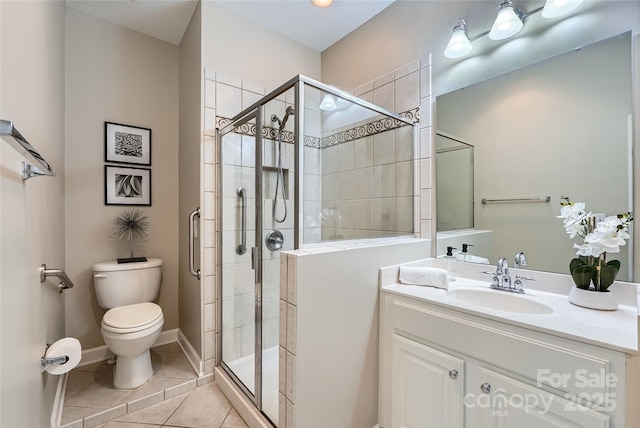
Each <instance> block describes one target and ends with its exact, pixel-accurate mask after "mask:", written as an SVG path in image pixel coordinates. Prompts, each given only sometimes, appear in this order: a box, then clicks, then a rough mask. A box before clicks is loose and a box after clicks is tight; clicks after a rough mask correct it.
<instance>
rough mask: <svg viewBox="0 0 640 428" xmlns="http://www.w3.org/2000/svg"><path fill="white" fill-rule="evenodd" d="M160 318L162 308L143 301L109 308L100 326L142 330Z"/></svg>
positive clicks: (114, 329) (114, 328)
mask: <svg viewBox="0 0 640 428" xmlns="http://www.w3.org/2000/svg"><path fill="white" fill-rule="evenodd" d="M159 318H162V308H160V306H158V305H156V304H155V303H151V302H145V303H136V304H135V305H127V306H118V307H116V308H113V309H109V310H108V311H107V313H106V314H104V317H103V318H102V326H103V327H104V328H106V329H113V331H116V329H117V330H122V329H126V330H131V329H136V330H142V329H144V328H146V327H148V326H150V325H151V324H154V323H155V322H156V321H157V320H158V319H159Z"/></svg>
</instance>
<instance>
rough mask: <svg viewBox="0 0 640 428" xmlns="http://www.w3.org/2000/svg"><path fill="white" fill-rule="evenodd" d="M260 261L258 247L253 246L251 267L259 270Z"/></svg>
mask: <svg viewBox="0 0 640 428" xmlns="http://www.w3.org/2000/svg"><path fill="white" fill-rule="evenodd" d="M259 263H260V261H259V254H258V247H251V269H253V270H257V269H258V265H259Z"/></svg>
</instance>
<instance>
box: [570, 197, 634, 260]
mask: <svg viewBox="0 0 640 428" xmlns="http://www.w3.org/2000/svg"><path fill="white" fill-rule="evenodd" d="M561 199H562V202H561V205H562V208H560V215H559V216H558V218H561V219H563V222H564V228H565V230H566V231H567V233H568V234H569V237H570V238H575V237H576V236H580V237H581V238H584V244H574V246H573V247H574V248H576V249H577V250H578V251H577V252H576V254H577V255H578V256H587V257H589V256H591V257H599V256H601V255H602V254H605V253H619V252H620V247H621V246H623V245H625V244H626V240H627V239H629V238H630V235H629V223H630V222H631V221H632V220H633V216H632V214H631V213H624V214H618V215H616V216H609V217H607V218H605V219H604V220H602V221H600V222H598V223H597V224H596V223H595V218H594V217H593V214H592V213H591V212H589V213H587V212H585V204H584V202H571V201H570V200H569V198H567V197H565V196H563V197H562V198H561Z"/></svg>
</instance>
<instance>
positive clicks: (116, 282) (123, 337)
mask: <svg viewBox="0 0 640 428" xmlns="http://www.w3.org/2000/svg"><path fill="white" fill-rule="evenodd" d="M161 266H162V260H161V259H157V258H150V259H148V260H147V261H146V262H135V263H118V262H117V261H115V260H114V261H108V262H101V263H96V264H95V265H93V280H94V286H95V291H96V297H97V298H98V304H99V305H100V307H102V308H104V309H108V311H107V312H106V313H105V314H104V316H103V317H102V327H101V329H100V331H101V333H102V337H103V338H104V342H105V344H106V345H107V348H109V350H110V351H111V352H113V353H114V354H115V355H116V366H115V369H114V375H113V385H114V386H115V387H116V388H118V389H134V388H137V387H139V386H141V385H143V384H144V383H145V382H147V381H148V380H149V379H151V376H152V375H153V368H152V367H151V354H150V353H149V349H151V347H152V346H153V344H154V343H155V342H156V340H157V339H158V337H159V336H160V332H161V331H162V324H163V323H164V317H163V315H162V308H160V306H158V305H157V304H155V303H153V300H155V299H156V298H157V297H158V294H159V292H160V282H161V279H162V273H161Z"/></svg>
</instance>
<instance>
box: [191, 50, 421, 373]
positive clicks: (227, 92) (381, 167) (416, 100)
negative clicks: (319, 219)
mask: <svg viewBox="0 0 640 428" xmlns="http://www.w3.org/2000/svg"><path fill="white" fill-rule="evenodd" d="M204 87H205V90H204V93H205V103H204V104H205V112H204V117H205V120H204V123H205V125H204V128H205V129H204V151H203V157H202V158H203V170H204V208H203V214H202V215H203V227H204V230H203V236H204V237H205V242H204V247H205V249H204V251H205V256H204V258H203V259H204V264H205V265H204V266H203V268H202V270H203V272H205V276H204V285H205V292H204V301H203V302H204V311H203V313H204V320H203V322H204V340H205V346H204V356H203V357H204V360H205V372H206V373H212V372H213V368H214V367H215V365H216V364H217V363H218V361H219V356H216V355H215V351H216V349H217V347H216V343H218V341H219V340H221V331H220V326H218V325H216V324H217V316H216V305H217V303H218V302H217V299H218V298H219V297H220V296H218V295H217V287H216V285H215V284H216V278H217V275H224V272H223V271H222V269H221V268H220V267H216V266H215V265H216V263H217V260H218V255H219V254H218V252H219V251H224V249H219V248H216V245H217V242H218V234H220V233H224V226H223V225H222V224H220V219H217V218H216V216H217V214H216V204H217V203H219V202H217V198H218V197H223V196H224V195H217V193H216V188H217V168H221V165H220V164H219V161H220V160H219V159H218V158H217V155H216V154H217V153H218V148H217V147H216V140H215V135H216V134H215V132H216V125H217V124H218V123H219V121H220V118H231V117H233V116H235V115H236V114H237V113H239V112H240V111H242V110H243V109H244V108H246V107H248V106H250V105H251V104H253V103H254V102H256V101H258V100H259V99H260V98H262V97H263V96H264V95H265V94H266V93H268V91H267V89H265V88H263V87H261V86H258V85H255V84H252V83H251V82H246V81H243V80H240V79H235V78H233V77H229V76H225V75H223V74H221V73H215V72H213V71H211V70H205V81H204ZM353 94H354V95H356V96H358V97H360V98H363V99H364V100H366V101H369V102H372V103H373V104H377V105H379V106H381V107H383V108H386V109H387V110H390V111H394V112H400V113H404V112H410V111H414V113H412V114H414V115H415V117H416V118H418V117H419V118H420V122H419V130H418V133H419V135H418V138H417V140H418V141H417V142H416V144H414V148H415V153H414V154H413V156H415V157H416V158H417V160H418V161H417V162H416V171H415V172H414V174H413V184H414V186H415V187H414V192H415V193H413V194H414V195H415V196H413V197H412V199H413V200H412V205H413V212H414V225H413V230H415V231H416V234H417V235H419V236H420V237H423V238H430V237H431V236H432V226H431V206H432V192H431V183H432V179H431V170H432V168H431V165H432V158H431V153H432V151H431V150H432V149H431V67H430V58H424V59H422V60H417V61H414V62H412V63H411V64H408V65H406V66H404V67H401V68H399V69H397V70H395V71H393V72H391V73H388V74H387V75H385V76H382V77H380V78H379V79H376V80H374V81H371V82H369V83H367V84H365V85H362V86H360V87H359V88H356V89H355V90H354V91H353ZM285 98H286V97H285ZM280 101H282V106H281V108H280V106H278V108H275V110H274V113H276V114H277V115H278V116H279V117H280V118H282V115H283V113H284V109H285V106H286V105H289V104H292V103H293V99H283V100H280ZM417 107H419V114H418V113H416V112H415V109H416V108H417ZM270 114H271V112H269V115H270ZM319 115H320V112H319V111H317V110H315V111H314V110H311V109H307V110H306V111H305V118H307V119H308V121H307V122H306V123H305V134H307V135H311V136H318V137H319V136H320V126H319V124H320V120H319ZM314 129H315V131H314ZM409 132H410V129H409V127H405V128H401V129H397V130H392V131H388V132H387V133H385V134H389V136H386V135H385V134H380V136H379V141H378V143H381V142H382V139H385V138H394V139H395V140H394V141H400V140H406V138H408V137H407V135H408V133H409ZM367 138H373V137H367ZM369 142H372V143H373V144H369V146H371V147H375V145H376V141H369ZM267 144H269V143H268V142H267ZM284 145H285V147H286V148H285V157H286V158H288V159H292V158H293V146H292V145H291V144H287V143H285V144H284ZM393 145H394V150H393V152H387V155H386V156H387V157H386V158H385V157H384V156H382V157H379V158H377V161H376V159H375V158H373V156H368V155H365V156H364V157H363V158H361V155H362V154H361V152H359V150H360V149H359V147H361V142H359V141H358V140H356V141H353V153H354V155H353V169H348V168H347V167H345V166H344V163H342V162H343V161H341V165H343V166H342V168H343V170H342V171H340V170H339V167H338V165H337V164H336V171H335V174H336V177H337V174H339V173H340V172H348V171H353V175H354V181H353V183H354V195H355V194H356V193H355V186H360V184H359V182H358V181H356V179H355V177H356V176H357V175H358V174H366V175H367V177H368V174H369V170H367V172H366V173H365V172H363V171H361V172H358V170H359V169H366V168H371V170H370V173H371V175H372V180H373V177H374V175H373V174H378V173H377V172H374V171H373V169H375V168H377V169H378V171H379V175H377V177H379V180H380V181H379V183H380V186H382V184H383V182H384V183H385V185H388V186H390V184H389V183H390V182H391V181H393V183H394V184H393V186H394V190H395V191H396V192H397V193H399V194H400V195H403V196H400V197H399V198H398V199H403V198H405V199H406V198H410V197H411V196H404V195H406V194H407V190H408V186H409V184H408V182H409V177H408V176H406V173H405V171H406V170H407V169H408V168H404V167H405V166H407V164H406V163H405V162H408V160H407V156H408V154H407V152H406V151H403V149H402V148H403V147H406V146H405V145H401V144H393ZM339 146H340V145H338V146H333V147H334V148H335V150H336V160H337V159H340V158H341V156H340V155H341V153H338V149H340V151H341V152H343V151H345V150H347V151H348V152H350V150H351V146H345V148H340V147H339ZM241 147H242V150H243V151H241V152H240V158H239V159H240V165H239V167H240V168H243V167H246V163H245V164H244V166H243V162H246V161H247V157H246V156H249V158H250V154H249V152H248V151H246V152H245V151H244V149H245V147H247V145H245V144H242V145H241ZM347 147H348V148H347ZM399 147H400V149H399ZM304 150H305V156H304V157H305V165H304V188H305V190H304V195H305V201H304V204H305V207H304V210H305V212H319V210H318V209H317V208H320V207H321V206H322V204H323V200H322V198H321V195H322V194H323V193H322V190H321V187H322V182H321V172H322V170H321V167H322V163H323V161H324V156H323V155H322V154H321V153H320V150H319V149H317V148H313V147H306V146H305V148H304ZM243 153H244V155H245V159H244V161H243ZM269 153H273V150H270V149H269V148H268V147H267V148H265V155H268V154H269ZM328 156H331V155H328ZM347 156H348V155H347ZM392 156H393V161H391V159H392V158H391V157H392ZM369 158H371V163H370V164H368V163H367V164H363V163H362V162H363V159H367V162H368V159H369ZM383 159H387V161H386V162H385V161H384V160H383ZM271 162H273V159H272V160H271ZM376 162H377V163H376ZM267 164H268V162H267ZM347 165H348V166H349V165H350V163H347ZM389 165H394V168H391V167H390V166H389ZM237 166H238V165H236V167H237ZM392 170H394V171H393V172H391V171H392ZM324 172H325V173H326V172H327V171H324ZM289 174H290V175H289V180H290V181H292V180H293V165H292V164H290V170H289ZM383 177H384V181H383ZM391 177H393V179H391ZM336 179H337V178H336ZM367 180H368V178H367ZM376 183H377V182H372V186H371V192H380V195H381V196H382V195H383V194H386V193H382V192H387V191H390V187H388V188H387V190H383V189H382V188H378V189H377V190H376V186H377V184H376ZM313 186H315V189H316V190H315V191H313V189H314V187H313ZM232 190H235V189H232ZM398 191H399V192H398ZM289 195H291V196H292V195H293V191H292V189H290V190H289ZM314 195H315V196H314ZM360 199H366V198H360ZM342 201H348V204H350V203H351V201H352V202H353V207H354V208H353V212H354V216H353V226H354V227H353V228H352V229H350V230H345V229H347V228H345V227H341V229H342V230H341V233H342V234H343V236H353V237H354V238H358V237H363V236H364V235H359V233H360V232H358V230H363V229H359V227H356V225H357V224H358V223H357V222H358V221H361V220H356V215H355V214H356V213H359V212H360V211H356V210H362V209H364V210H366V211H367V212H369V211H368V208H369V207H368V203H366V202H365V203H361V202H359V201H358V199H357V198H354V199H352V200H350V199H347V198H345V199H343V200H342ZM336 202H337V201H336ZM394 203H401V202H396V201H394ZM226 205H229V206H231V207H233V206H234V205H230V204H226ZM361 205H365V207H364V208H362V207H361ZM264 207H265V208H264V209H265V210H267V209H269V210H270V208H271V201H270V200H265V201H264ZM314 207H315V208H316V209H313V208H314ZM373 209H374V208H373V206H372V211H371V212H372V213H373ZM380 209H382V207H381V208H380ZM292 211H293V204H292V201H289V212H292ZM400 212H402V211H400ZM404 212H405V213H407V211H404ZM227 216H228V215H227ZM361 218H363V219H366V218H368V215H363V216H362V217H361ZM363 221H366V220H363ZM408 221H409V216H408V215H407V216H406V217H403V218H399V217H396V218H395V219H394V222H395V224H396V225H401V229H402V231H404V230H407V231H408V233H409V232H410V230H409V229H410V228H409V227H408V224H407V222H408ZM372 226H373V224H372ZM289 227H292V225H290V226H288V225H287V226H285V228H286V229H287V230H285V240H287V241H288V242H293V240H292V238H289V237H288V236H287V235H288V234H289V233H292V232H289V230H288V229H289ZM382 229H384V227H383V228H382ZM265 230H268V226H265ZM334 231H335V232H337V228H336V229H334ZM322 233H323V232H322V229H321V227H320V225H319V224H316V225H315V227H312V225H311V224H306V223H305V229H304V234H305V235H304V236H305V238H304V239H305V241H307V242H311V241H314V240H315V241H316V242H317V238H320V237H321V234H322ZM326 233H330V232H326ZM247 239H248V242H247V245H248V246H249V245H252V244H253V242H251V240H252V236H251V235H250V234H249V235H248V236H247ZM265 255H266V257H267V258H268V259H269V260H268V261H267V263H272V264H273V266H270V267H269V268H268V269H267V271H269V272H271V273H273V274H274V275H275V276H274V277H272V278H265V284H272V283H273V284H272V285H273V289H272V290H271V288H269V290H271V291H268V292H265V299H266V300H265V305H267V306H268V305H270V303H268V302H270V301H271V300H274V302H272V303H274V305H273V306H274V307H273V308H271V309H267V308H266V307H265V314H271V315H275V317H274V318H273V321H271V322H269V321H267V320H266V321H265V331H267V332H268V333H267V335H268V337H265V344H270V343H272V342H273V343H277V337H278V330H277V311H278V309H277V308H278V292H277V289H278V285H277V283H278V280H277V277H278V272H279V269H278V267H277V264H278V258H277V254H270V252H268V251H266V252H265ZM271 256H275V257H271ZM245 262H246V261H245ZM210 265H213V266H210ZM274 267H275V269H274ZM269 287H271V286H269ZM249 300H250V299H244V301H245V304H247V305H248V301H249ZM240 301H242V299H240ZM285 303H286V301H285ZM242 308H243V306H242V304H240V314H241V313H242V310H243V309H242ZM247 310H248V309H247ZM247 326H248V324H247ZM247 326H245V331H247V332H248V331H249V329H248V328H246V327H247ZM240 334H241V339H240V340H238V341H236V343H234V346H233V348H232V349H233V353H234V355H236V354H237V355H242V354H243V351H242V349H243V348H245V349H247V348H248V346H249V345H248V344H249V343H251V344H253V340H254V338H253V336H252V335H251V334H250V333H246V334H245V335H244V336H242V332H240ZM272 335H273V337H271V336H272ZM274 341H275V342H274ZM280 345H281V346H282V342H281V343H280ZM251 346H252V345H251ZM284 350H285V352H286V347H285V348H284ZM281 351H282V349H281Z"/></svg>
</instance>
